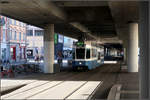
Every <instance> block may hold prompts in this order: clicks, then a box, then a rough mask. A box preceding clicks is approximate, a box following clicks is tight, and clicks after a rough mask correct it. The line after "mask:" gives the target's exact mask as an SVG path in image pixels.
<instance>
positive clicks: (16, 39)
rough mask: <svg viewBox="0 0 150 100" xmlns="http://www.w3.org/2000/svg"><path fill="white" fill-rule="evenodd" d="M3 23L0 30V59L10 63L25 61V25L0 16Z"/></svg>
mask: <svg viewBox="0 0 150 100" xmlns="http://www.w3.org/2000/svg"><path fill="white" fill-rule="evenodd" d="M0 19H1V21H2V23H3V25H1V28H0V34H1V35H0V36H1V37H0V43H1V48H0V52H1V55H0V56H1V59H2V61H10V62H25V61H26V24H25V23H22V22H20V21H17V20H14V19H11V18H8V17H5V16H0Z"/></svg>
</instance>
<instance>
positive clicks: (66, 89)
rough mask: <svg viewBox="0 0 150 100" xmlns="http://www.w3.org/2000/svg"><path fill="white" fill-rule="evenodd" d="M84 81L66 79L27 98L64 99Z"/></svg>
mask: <svg viewBox="0 0 150 100" xmlns="http://www.w3.org/2000/svg"><path fill="white" fill-rule="evenodd" d="M85 82H86V81H66V82H64V83H61V84H60V85H57V86H56V87H53V88H51V89H48V90H46V91H44V92H42V93H39V94H38V95H35V96H33V97H30V98H29V99H57V100H58V99H64V98H65V97H67V96H68V95H69V94H70V93H72V92H73V91H75V90H76V89H77V88H79V87H80V86H81V85H82V84H84V83H85Z"/></svg>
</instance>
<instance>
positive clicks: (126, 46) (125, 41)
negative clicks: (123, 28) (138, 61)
mask: <svg viewBox="0 0 150 100" xmlns="http://www.w3.org/2000/svg"><path fill="white" fill-rule="evenodd" d="M123 51H124V58H123V60H124V61H123V62H124V64H125V65H127V58H128V41H127V39H126V40H123Z"/></svg>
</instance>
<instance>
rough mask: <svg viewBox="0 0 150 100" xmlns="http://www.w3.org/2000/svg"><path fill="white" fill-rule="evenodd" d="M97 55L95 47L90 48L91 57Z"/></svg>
mask: <svg viewBox="0 0 150 100" xmlns="http://www.w3.org/2000/svg"><path fill="white" fill-rule="evenodd" d="M96 55H97V50H96V49H92V57H96Z"/></svg>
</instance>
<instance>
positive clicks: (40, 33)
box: [35, 30, 43, 36]
mask: <svg viewBox="0 0 150 100" xmlns="http://www.w3.org/2000/svg"><path fill="white" fill-rule="evenodd" d="M35 36H43V30H35Z"/></svg>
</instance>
